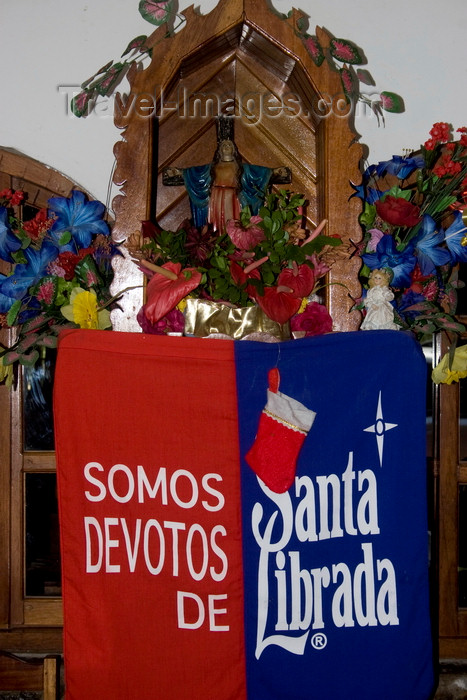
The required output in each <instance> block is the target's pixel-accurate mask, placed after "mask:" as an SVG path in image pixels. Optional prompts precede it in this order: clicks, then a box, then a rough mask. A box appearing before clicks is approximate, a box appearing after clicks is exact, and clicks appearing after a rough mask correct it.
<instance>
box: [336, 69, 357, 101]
mask: <svg viewBox="0 0 467 700" xmlns="http://www.w3.org/2000/svg"><path fill="white" fill-rule="evenodd" d="M339 74H340V77H341V83H342V88H343V90H344V94H345V95H346V97H354V96H355V95H358V82H357V78H356V76H355V75H354V73H353V72H352V71H351V70H350V69H349V68H340V69H339Z"/></svg>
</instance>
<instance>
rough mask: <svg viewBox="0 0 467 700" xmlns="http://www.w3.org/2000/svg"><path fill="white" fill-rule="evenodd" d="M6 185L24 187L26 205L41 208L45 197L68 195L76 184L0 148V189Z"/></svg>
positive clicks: (16, 153) (30, 160) (9, 149)
mask: <svg viewBox="0 0 467 700" xmlns="http://www.w3.org/2000/svg"><path fill="white" fill-rule="evenodd" d="M9 187H11V188H12V189H22V190H25V191H26V192H27V193H28V202H29V203H30V204H33V205H35V206H37V207H45V206H47V199H49V197H57V196H62V197H68V196H69V194H70V193H71V191H72V190H73V189H75V188H76V187H78V185H77V184H76V183H75V182H73V180H70V178H68V177H66V175H63V174H62V173H60V172H58V170H54V169H53V168H50V167H49V166H48V165H44V163H41V162H40V161H38V160H35V159H34V158H31V157H30V156H27V155H25V154H24V153H20V152H19V151H16V150H14V149H12V148H0V189H4V188H9ZM79 189H81V190H82V188H81V187H79ZM83 191H85V190H83Z"/></svg>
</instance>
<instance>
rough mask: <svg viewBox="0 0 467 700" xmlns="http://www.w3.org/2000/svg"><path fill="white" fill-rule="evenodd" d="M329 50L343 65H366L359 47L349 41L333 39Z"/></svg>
mask: <svg viewBox="0 0 467 700" xmlns="http://www.w3.org/2000/svg"><path fill="white" fill-rule="evenodd" d="M329 50H330V53H331V56H332V57H333V58H336V59H337V60H338V61H342V63H351V64H356V63H364V58H363V57H362V55H361V53H360V51H359V49H358V48H357V46H356V45H355V44H353V43H352V42H351V41H348V40H347V39H331V42H330V44H329Z"/></svg>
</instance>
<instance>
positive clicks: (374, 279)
mask: <svg viewBox="0 0 467 700" xmlns="http://www.w3.org/2000/svg"><path fill="white" fill-rule="evenodd" d="M389 282H390V272H388V270H379V269H375V270H372V271H371V274H370V277H369V278H368V284H369V290H368V293H367V295H366V297H365V301H364V305H365V308H366V316H365V318H364V319H363V322H362V325H361V326H360V330H362V331H374V330H381V329H386V330H394V331H397V330H399V329H400V326H398V325H397V323H395V322H394V308H393V306H392V305H391V303H390V302H391V301H392V300H393V299H394V294H393V293H392V291H391V290H390V289H389Z"/></svg>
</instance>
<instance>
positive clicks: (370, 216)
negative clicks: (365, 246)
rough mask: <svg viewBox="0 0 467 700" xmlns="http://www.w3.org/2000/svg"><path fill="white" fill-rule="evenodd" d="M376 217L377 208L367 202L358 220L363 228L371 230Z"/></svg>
mask: <svg viewBox="0 0 467 700" xmlns="http://www.w3.org/2000/svg"><path fill="white" fill-rule="evenodd" d="M375 217H376V207H375V205H374V204H369V203H368V202H365V206H364V208H363V211H362V213H361V214H360V216H359V217H358V220H359V222H360V224H361V225H362V226H364V227H365V228H369V227H370V226H371V225H372V224H373V222H374V220H375Z"/></svg>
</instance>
